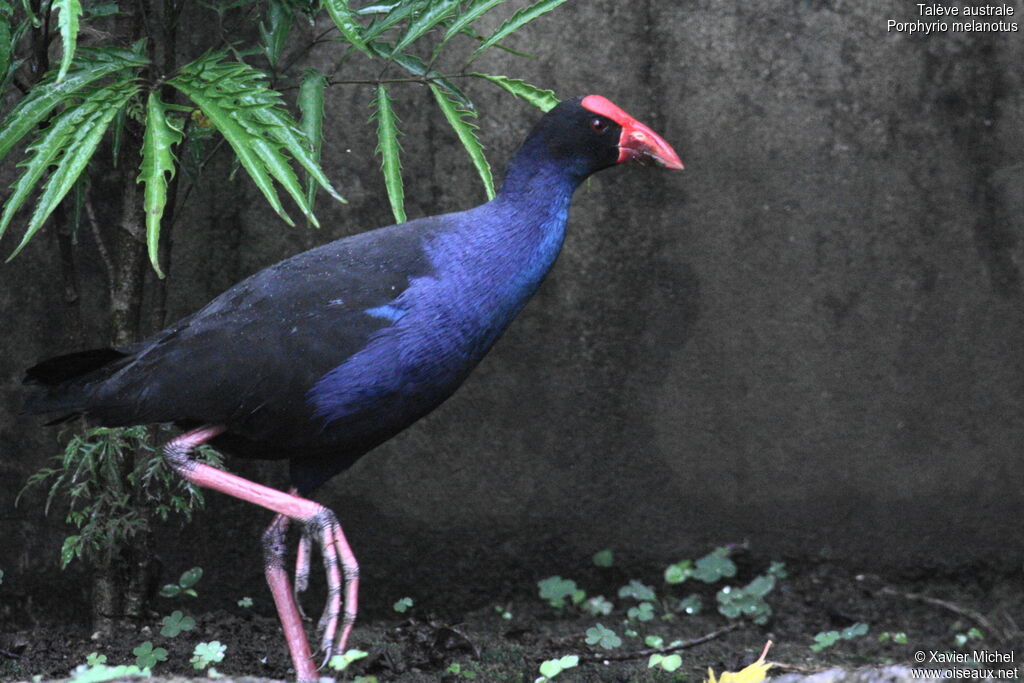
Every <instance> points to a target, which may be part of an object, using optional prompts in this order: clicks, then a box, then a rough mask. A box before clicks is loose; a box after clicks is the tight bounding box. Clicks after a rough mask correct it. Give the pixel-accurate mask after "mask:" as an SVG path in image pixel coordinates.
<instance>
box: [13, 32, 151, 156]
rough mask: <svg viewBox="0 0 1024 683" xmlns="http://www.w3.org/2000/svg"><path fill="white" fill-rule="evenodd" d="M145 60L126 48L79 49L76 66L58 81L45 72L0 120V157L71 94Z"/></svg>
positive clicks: (144, 62)
mask: <svg viewBox="0 0 1024 683" xmlns="http://www.w3.org/2000/svg"><path fill="white" fill-rule="evenodd" d="M147 63H148V60H146V59H145V58H144V57H141V56H140V55H137V54H135V53H133V52H129V51H127V50H117V49H109V48H108V49H90V50H86V49H84V48H83V49H81V50H79V51H78V59H77V60H76V64H77V66H76V68H74V69H71V70H70V71H69V72H68V73H67V75H66V76H65V78H64V80H62V81H61V82H60V83H57V82H56V75H55V74H53V73H50V74H47V75H46V76H45V77H44V78H43V79H42V80H41V81H39V83H37V84H36V85H35V87H33V88H32V90H31V91H30V92H29V94H28V95H27V96H26V97H25V98H24V99H22V100H21V102H19V103H18V106H16V107H15V108H14V109H13V110H11V112H10V113H9V114H8V115H7V116H6V117H5V118H4V120H3V121H2V122H0V159H3V158H4V157H5V156H7V153H8V152H10V151H11V148H12V147H13V146H14V145H15V144H17V142H18V141H19V140H21V139H22V138H23V137H25V136H26V135H28V134H29V133H30V132H31V131H32V130H33V129H34V128H35V127H36V125H37V124H38V123H39V122H40V121H42V120H43V119H45V118H46V117H47V116H49V115H50V113H51V112H52V111H53V109H54V107H56V106H57V105H58V104H61V103H63V102H67V101H68V98H69V97H70V96H71V95H73V94H75V93H77V92H78V91H80V90H82V89H83V88H85V87H86V86H88V85H89V84H91V83H93V82H94V81H97V80H99V79H101V78H103V77H104V76H108V75H110V74H112V73H115V72H118V71H125V72H132V73H134V70H135V69H137V68H139V67H142V66H145V65H146V64H147Z"/></svg>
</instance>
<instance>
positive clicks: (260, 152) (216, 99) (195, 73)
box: [168, 53, 344, 225]
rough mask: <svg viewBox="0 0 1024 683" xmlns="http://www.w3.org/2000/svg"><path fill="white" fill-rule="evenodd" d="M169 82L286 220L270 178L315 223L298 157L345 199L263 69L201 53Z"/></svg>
mask: <svg viewBox="0 0 1024 683" xmlns="http://www.w3.org/2000/svg"><path fill="white" fill-rule="evenodd" d="M168 83H169V84H170V85H171V86H173V87H175V88H177V89H178V90H180V91H181V92H182V93H184V94H185V95H186V96H187V97H188V98H189V99H191V100H192V101H193V102H194V103H195V104H196V105H197V106H198V107H199V108H200V109H201V110H202V111H203V113H204V114H205V115H206V117H207V118H208V119H209V120H210V121H211V122H212V123H213V125H214V126H215V127H216V128H217V130H219V131H220V133H221V135H223V136H224V139H225V140H227V142H228V144H230V145H231V148H232V149H233V150H234V151H235V154H236V155H237V157H238V161H239V163H240V164H241V165H242V167H243V168H244V169H245V171H246V172H247V173H248V174H249V177H250V178H252V179H253V182H255V183H256V186H257V187H258V188H259V189H260V191H261V192H262V193H263V196H264V197H265V198H266V199H267V201H268V203H269V204H270V206H271V207H272V208H273V209H274V211H276V212H277V214H278V215H279V216H281V218H282V219H283V220H284V221H285V222H287V223H288V224H289V225H294V223H293V222H292V220H291V218H290V217H289V216H288V214H287V213H286V212H285V211H284V207H283V206H282V205H281V201H280V199H279V198H278V195H277V191H276V189H275V188H274V181H277V182H278V183H279V184H280V185H281V187H282V188H284V190H285V192H287V193H288V195H289V196H290V197H291V198H292V200H293V201H294V202H295V204H296V206H298V207H299V209H300V210H301V211H302V213H303V214H304V215H305V216H306V218H307V219H308V220H309V221H310V222H311V223H312V224H313V225H316V224H317V222H316V218H315V217H314V216H313V213H312V210H311V208H310V206H309V202H308V201H307V200H306V195H305V192H304V191H303V189H302V187H301V185H300V183H299V181H298V177H297V176H296V174H295V171H294V169H293V168H292V162H293V161H295V162H297V163H298V164H299V165H300V166H301V167H302V168H304V169H305V170H306V171H307V173H309V175H310V177H312V178H314V179H315V180H316V182H317V183H319V184H320V186H321V187H323V188H324V189H325V190H327V192H329V193H330V194H331V196H333V197H335V198H336V199H338V200H339V201H344V199H342V197H341V196H340V195H339V194H338V193H337V191H336V190H335V189H334V187H333V186H332V185H331V183H330V181H328V180H327V177H326V176H325V175H324V174H323V171H321V170H320V166H319V164H318V163H317V162H316V159H315V158H314V157H313V153H312V144H311V143H310V141H309V139H308V138H307V137H306V135H305V134H304V133H303V132H302V130H301V129H300V128H299V126H298V125H297V124H296V123H295V121H294V120H293V119H292V117H291V115H290V114H289V113H288V111H287V110H286V109H285V108H284V105H283V104H282V98H281V94H280V93H279V92H277V91H274V90H271V89H270V88H269V87H268V85H267V78H266V75H265V74H264V73H262V72H260V71H258V70H256V69H254V68H252V67H251V66H249V65H247V64H243V63H241V62H231V61H226V59H225V55H224V54H223V53H215V54H211V55H207V56H205V57H202V58H200V59H198V60H196V61H195V62H193V63H192V64H189V65H188V66H186V67H184V68H183V69H182V70H181V71H180V73H179V74H178V75H177V76H175V77H174V78H172V79H170V80H169V81H168Z"/></svg>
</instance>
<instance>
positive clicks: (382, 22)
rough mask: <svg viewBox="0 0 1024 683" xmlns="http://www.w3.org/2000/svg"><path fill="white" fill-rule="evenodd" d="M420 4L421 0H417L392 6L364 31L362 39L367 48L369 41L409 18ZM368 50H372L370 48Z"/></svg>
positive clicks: (406, 0)
mask: <svg viewBox="0 0 1024 683" xmlns="http://www.w3.org/2000/svg"><path fill="white" fill-rule="evenodd" d="M422 4H423V0H419V2H416V1H415V0H413V1H409V0H405V1H404V2H397V3H395V4H394V5H392V7H391V9H390V10H388V12H387V13H386V14H385V15H384V16H383V17H382V18H380V19H377V20H375V21H374V22H373V23H372V24H371V25H370V26H369V28H367V29H366V35H365V36H364V39H365V40H366V44H367V46H370V43H371V41H373V40H374V39H375V38H377V37H378V36H380V35H382V34H383V33H384V32H385V31H387V30H388V29H390V28H392V27H394V26H395V25H397V24H399V23H401V22H403V21H405V20H406V19H408V18H409V17H411V16H412V15H413V13H414V12H415V11H416V9H417V8H419V7H420V6H421V5H422ZM370 49H371V50H372V49H373V48H372V47H370Z"/></svg>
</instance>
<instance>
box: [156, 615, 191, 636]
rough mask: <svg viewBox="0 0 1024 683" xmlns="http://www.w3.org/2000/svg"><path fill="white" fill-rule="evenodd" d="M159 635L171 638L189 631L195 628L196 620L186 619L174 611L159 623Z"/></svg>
mask: <svg viewBox="0 0 1024 683" xmlns="http://www.w3.org/2000/svg"><path fill="white" fill-rule="evenodd" d="M160 623H161V624H162V626H161V628H160V635H162V636H164V637H166V638H173V637H175V636H176V635H178V634H179V633H181V632H182V631H191V630H192V629H194V628H195V627H196V620H195V619H193V618H192V617H186V616H185V615H184V614H182V612H181V610H174V611H173V612H171V613H170V614H169V615H168V616H166V617H164V618H163V620H162V621H161V622H160Z"/></svg>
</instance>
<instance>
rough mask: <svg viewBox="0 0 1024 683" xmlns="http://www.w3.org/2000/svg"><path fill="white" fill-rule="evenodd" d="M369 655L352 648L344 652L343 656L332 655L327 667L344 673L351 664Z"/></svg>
mask: <svg viewBox="0 0 1024 683" xmlns="http://www.w3.org/2000/svg"><path fill="white" fill-rule="evenodd" d="M369 654H370V653H369V652H363V651H362V650H356V649H355V648H353V649H351V650H346V651H345V653H344V654H340V655H334V656H333V657H331V661H329V662H328V663H327V666H329V667H331V668H332V669H334V670H335V671H344V670H345V669H347V668H348V667H349V665H350V664H351V663H352V662H354V661H357V660H359V659H362V658H363V657H367V656H369Z"/></svg>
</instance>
